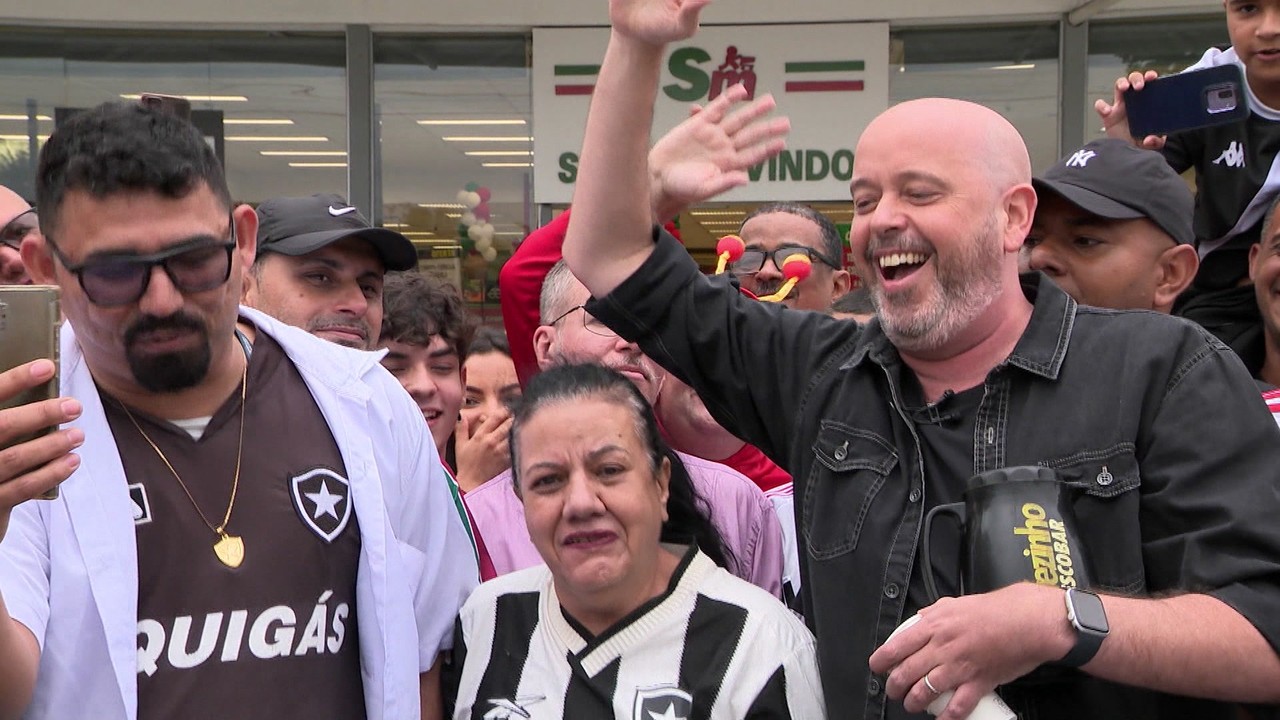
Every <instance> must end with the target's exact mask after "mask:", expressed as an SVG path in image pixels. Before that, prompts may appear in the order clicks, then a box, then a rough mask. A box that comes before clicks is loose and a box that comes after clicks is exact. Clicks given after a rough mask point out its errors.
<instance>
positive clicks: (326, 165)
mask: <svg viewBox="0 0 1280 720" xmlns="http://www.w3.org/2000/svg"><path fill="white" fill-rule="evenodd" d="M346 166H347V164H346V163H344V162H296V163H289V167H294V168H344V167H346Z"/></svg>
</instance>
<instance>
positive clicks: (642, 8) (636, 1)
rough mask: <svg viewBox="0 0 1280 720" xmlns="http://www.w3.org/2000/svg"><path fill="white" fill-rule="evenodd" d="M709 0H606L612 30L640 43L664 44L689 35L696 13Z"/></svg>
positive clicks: (696, 22) (694, 29)
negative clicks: (607, 0)
mask: <svg viewBox="0 0 1280 720" xmlns="http://www.w3.org/2000/svg"><path fill="white" fill-rule="evenodd" d="M709 2H711V0H609V20H610V22H612V23H613V29H614V31H615V32H618V33H620V34H622V35H625V36H627V37H630V38H634V39H636V40H640V41H642V42H646V43H649V44H652V45H664V44H666V43H669V42H675V41H677V40H684V39H685V38H689V37H692V36H693V34H694V33H695V32H697V30H698V14H699V13H701V12H702V8H704V7H706V5H707V4H708V3H709Z"/></svg>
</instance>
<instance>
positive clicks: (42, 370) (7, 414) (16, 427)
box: [0, 360, 84, 539]
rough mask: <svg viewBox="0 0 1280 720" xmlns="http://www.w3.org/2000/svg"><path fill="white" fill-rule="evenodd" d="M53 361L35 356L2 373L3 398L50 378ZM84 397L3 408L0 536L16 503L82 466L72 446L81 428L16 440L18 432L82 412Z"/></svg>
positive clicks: (81, 435) (78, 442)
mask: <svg viewBox="0 0 1280 720" xmlns="http://www.w3.org/2000/svg"><path fill="white" fill-rule="evenodd" d="M53 373H54V366H53V363H52V362H50V361H48V360H36V361H34V362H29V363H27V364H25V365H19V366H18V367H16V368H13V369H12V370H8V371H6V372H3V373H0V400H9V399H11V398H13V397H15V396H16V395H17V394H18V393H20V392H23V391H25V390H28V389H30V388H33V387H36V386H38V385H40V384H41V383H45V382H48V380H49V378H51V377H53ZM80 412H81V407H80V403H79V402H77V401H75V400H72V399H71V398H55V399H52V400H41V401H40V402H35V403H31V404H29V405H20V406H18V407H13V408H7V409H4V410H0V448H3V449H2V450H0V539H3V538H4V534H5V531H6V530H7V529H8V527H9V515H10V513H11V512H12V511H13V508H14V506H16V505H18V504H20V503H23V502H26V501H27V500H31V499H33V498H36V497H39V496H40V495H41V494H43V493H44V492H46V491H48V490H49V489H51V488H52V487H53V486H54V485H57V484H58V483H60V482H62V481H63V480H66V479H67V478H68V477H70V475H71V473H72V472H74V471H75V469H76V468H77V467H79V466H80V458H79V457H78V456H76V455H72V454H71V451H72V450H74V449H75V448H77V447H79V446H80V445H81V443H83V442H84V432H83V431H81V430H79V429H78V428H69V429H66V430H58V431H55V432H52V433H50V434H48V435H44V436H42V437H38V438H36V439H34V440H27V441H26V442H21V443H17V444H15V441H16V440H17V439H18V438H21V437H25V436H27V435H30V434H31V433H34V432H37V431H39V430H41V429H42V428H47V427H50V426H54V425H61V424H63V423H66V422H70V421H72V420H74V419H76V418H77V417H79V415H80Z"/></svg>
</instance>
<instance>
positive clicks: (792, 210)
mask: <svg viewBox="0 0 1280 720" xmlns="http://www.w3.org/2000/svg"><path fill="white" fill-rule="evenodd" d="M739 235H740V236H741V237H742V242H743V243H744V244H745V245H746V247H747V249H746V252H744V253H743V254H742V257H741V258H740V259H739V260H738V261H737V262H735V263H733V264H732V265H730V266H729V271H730V272H731V273H733V274H734V275H736V276H737V278H738V282H739V283H741V284H742V287H744V288H746V289H747V290H750V291H751V292H753V293H755V295H756V296H757V297H763V296H765V295H771V294H773V293H775V292H777V291H778V288H780V287H782V283H784V282H786V278H784V277H783V276H782V264H783V263H784V262H786V260H787V258H789V257H791V256H792V255H796V254H803V255H808V256H809V261H810V262H811V263H812V265H813V272H811V273H809V277H807V278H805V279H804V280H801V281H800V282H798V283H796V287H795V289H794V290H792V291H791V294H790V295H788V296H787V298H786V299H785V300H783V301H782V303H783V304H784V305H786V306H788V307H792V308H795V309H797V310H816V311H818V312H826V311H827V310H828V309H830V308H831V303H832V302H834V301H835V299H836V298H838V297H840V296H841V295H844V294H845V293H846V292H849V283H850V278H849V271H848V270H845V269H844V266H843V264H842V263H841V257H842V256H843V252H842V250H843V245H844V243H843V241H842V240H841V239H840V231H839V230H837V229H836V226H835V225H834V224H832V222H831V221H830V220H828V219H827V217H826V216H825V215H823V214H822V213H820V212H818V211H817V210H814V209H813V208H811V207H809V206H808V205H802V204H800V203H794V202H777V203H768V204H766V205H761V206H760V207H758V208H756V209H755V210H753V211H752V212H751V214H750V215H747V219H746V220H745V221H743V223H742V229H741V230H740V231H739Z"/></svg>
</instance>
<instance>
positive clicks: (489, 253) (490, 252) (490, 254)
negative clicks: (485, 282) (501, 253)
mask: <svg viewBox="0 0 1280 720" xmlns="http://www.w3.org/2000/svg"><path fill="white" fill-rule="evenodd" d="M480 257H482V258H484V259H485V261H486V262H493V260H494V258H496V257H498V251H497V250H495V249H493V248H492V247H487V248H485V249H483V250H481V251H480Z"/></svg>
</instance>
